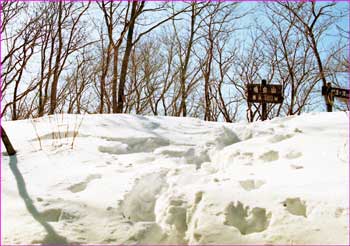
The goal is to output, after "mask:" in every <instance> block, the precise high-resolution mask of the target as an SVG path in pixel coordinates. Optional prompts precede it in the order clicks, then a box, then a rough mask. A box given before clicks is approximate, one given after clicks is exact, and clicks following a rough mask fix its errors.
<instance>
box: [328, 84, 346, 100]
mask: <svg viewBox="0 0 350 246" xmlns="http://www.w3.org/2000/svg"><path fill="white" fill-rule="evenodd" d="M328 88H329V90H328V91H327V89H328ZM328 93H331V94H332V95H333V96H334V97H340V98H343V99H350V90H347V89H341V88H335V87H327V86H322V95H323V96H326V95H328Z"/></svg>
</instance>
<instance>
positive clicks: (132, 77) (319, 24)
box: [1, 1, 349, 122]
mask: <svg viewBox="0 0 350 246" xmlns="http://www.w3.org/2000/svg"><path fill="white" fill-rule="evenodd" d="M1 5H2V6H1V7H2V10H1V20H2V21H1V66H2V68H1V91H2V98H1V105H2V107H1V117H3V118H4V119H7V120H19V119H27V118H35V117H41V116H44V115H49V114H56V113H70V114H83V113H89V114H92V113H100V114H104V113H133V114H143V115H159V116H164V115H165V116H182V117H186V116H187V117H198V118H201V119H204V120H207V121H226V122H234V121H237V120H247V121H249V122H252V121H256V120H259V119H260V118H261V115H260V105H259V104H251V103H249V104H247V101H246V93H245V88H246V86H247V84H252V83H260V81H261V80H262V79H266V80H267V83H268V84H270V83H271V84H280V85H282V88H283V94H284V101H283V103H282V104H268V106H267V111H268V118H273V117H276V116H284V115H296V114H297V115H298V114H300V113H303V112H310V111H324V110H325V99H324V98H323V97H322V95H321V87H322V86H324V85H326V83H327V82H331V83H332V84H333V85H335V86H338V87H343V88H347V87H348V84H347V83H348V80H349V54H348V50H349V24H348V18H349V16H348V14H349V13H348V3H335V2H329V3H328V2H322V3H320V2H285V1H283V2H269V3H254V4H253V3H239V2H163V3H162V2H146V1H131V2H118V1H98V2H32V3H28V2H16V1H2V3H1ZM334 107H335V109H337V110H348V109H349V103H348V102H345V103H344V102H341V101H336V102H335V105H334Z"/></svg>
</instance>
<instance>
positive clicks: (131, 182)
mask: <svg viewBox="0 0 350 246" xmlns="http://www.w3.org/2000/svg"><path fill="white" fill-rule="evenodd" d="M3 124H4V128H5V129H6V131H7V133H8V135H9V137H10V139H11V140H12V142H13V145H14V146H15V148H16V149H17V151H18V154H17V155H16V156H15V157H11V158H10V157H9V156H7V155H6V154H5V152H4V151H5V149H4V147H3V146H2V151H3V152H2V157H1V161H2V166H1V171H2V172H1V175H2V176H1V178H2V179H1V182H2V183H1V185H2V192H1V195H2V210H1V215H2V217H1V218H2V221H1V223H2V243H3V244H19V243H21V244H29V243H81V244H87V243H89V244H93V243H100V244H103V243H104V244H120V243H126V244H130V243H139V244H147V243H153V244H156V243H157V244H166V243H172V244H210V243H211V244H214V243H216V244H249V243H250V244H288V245H291V244H349V238H348V234H349V137H348V136H349V132H348V131H349V130H348V126H349V120H348V113H345V112H337V113H310V114H304V115H301V116H292V117H286V118H275V119H273V120H270V121H265V122H254V123H251V124H247V123H244V122H239V123H234V124H228V123H216V122H215V123H214V122H204V121H201V120H199V119H193V118H175V117H145V116H135V115H53V116H47V117H43V118H40V119H35V120H24V121H15V122H3ZM39 139H40V141H39Z"/></svg>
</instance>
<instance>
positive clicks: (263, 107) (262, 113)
mask: <svg viewBox="0 0 350 246" xmlns="http://www.w3.org/2000/svg"><path fill="white" fill-rule="evenodd" d="M265 85H266V80H265V79H263V80H262V81H261V86H265ZM261 107H262V110H261V120H262V121H264V120H267V110H266V103H265V102H263V103H262V104H261Z"/></svg>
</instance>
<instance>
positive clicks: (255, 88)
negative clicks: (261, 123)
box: [247, 79, 283, 120]
mask: <svg viewBox="0 0 350 246" xmlns="http://www.w3.org/2000/svg"><path fill="white" fill-rule="evenodd" d="M247 101H248V103H261V106H262V114H261V120H266V119H267V110H266V103H282V102H283V95H282V85H275V84H269V85H267V84H266V80H265V79H263V80H262V81H261V84H248V85H247Z"/></svg>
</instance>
